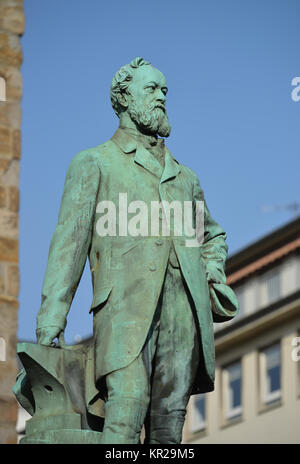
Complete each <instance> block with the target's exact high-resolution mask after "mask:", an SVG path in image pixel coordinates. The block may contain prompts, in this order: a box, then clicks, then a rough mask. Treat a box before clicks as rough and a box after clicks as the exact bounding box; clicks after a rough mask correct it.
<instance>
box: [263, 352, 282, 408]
mask: <svg viewBox="0 0 300 464" xmlns="http://www.w3.org/2000/svg"><path fill="white" fill-rule="evenodd" d="M260 370H261V398H262V403H263V404H264V405H269V404H272V403H274V402H277V401H279V400H280V398H281V349H280V344H279V343H275V344H273V345H271V346H269V347H267V348H265V349H264V350H262V351H261V353H260Z"/></svg>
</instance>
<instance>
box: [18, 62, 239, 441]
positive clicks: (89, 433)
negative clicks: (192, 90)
mask: <svg viewBox="0 0 300 464" xmlns="http://www.w3.org/2000/svg"><path fill="white" fill-rule="evenodd" d="M167 91H168V88H167V83H166V79H165V77H164V75H163V74H162V73H161V72H160V71H159V70H158V69H156V68H155V67H153V66H152V65H151V64H150V63H149V62H148V61H146V60H144V59H143V58H136V59H134V60H133V61H132V62H131V63H130V64H127V65H125V66H123V67H122V68H121V69H120V70H119V71H118V72H117V73H116V74H115V76H114V78H113V80H112V84H111V94H110V95H111V102H112V106H113V109H114V111H115V113H116V114H117V116H118V118H119V120H120V124H119V128H118V129H117V131H116V133H115V134H114V135H113V136H112V138H111V139H110V140H108V141H107V142H105V143H103V144H101V145H99V146H97V147H95V148H91V149H88V150H85V151H82V152H80V153H79V154H77V155H76V156H75V157H74V159H73V160H72V162H71V164H70V167H69V169H68V172H67V176H66V181H65V187H64V193H63V197H62V201H61V206H60V212H59V218H58V223H57V226H56V229H55V232H54V235H53V238H52V241H51V245H50V251H49V258H48V265H47V269H46V274H45V278H44V283H43V288H42V304H41V308H40V311H39V313H38V316H37V341H38V344H20V345H19V348H18V352H19V356H20V358H21V360H22V363H23V365H24V370H23V371H22V372H21V374H20V375H19V378H18V380H17V384H16V386H15V387H14V391H15V394H16V396H17V398H18V399H19V401H20V402H21V404H23V406H24V407H25V408H26V409H27V410H28V411H29V412H30V413H31V414H32V415H33V418H32V419H30V420H29V421H28V423H27V426H26V436H25V438H24V439H23V442H24V443H74V442H78V443H101V444H107V443H111V444H116V443H120V444H121V443H126V444H127V443H128V444H129V443H136V444H137V443H140V435H141V430H142V427H143V426H144V427H145V441H144V442H145V443H151V444H161V443H164V444H166V443H171V444H172V443H174V444H175V443H180V442H181V439H182V428H183V424H184V419H185V413H186V407H187V403H188V400H189V398H190V396H191V395H192V394H195V393H200V392H208V391H212V390H213V389H214V332H213V322H224V321H227V320H230V319H231V318H233V317H234V316H235V315H236V313H237V310H238V304H237V300H236V297H235V295H234V293H233V291H232V290H231V288H230V287H228V286H227V285H226V276H225V271H224V270H225V261H226V257H227V245H226V243H225V239H226V234H225V232H224V231H223V229H222V228H221V227H220V226H219V225H218V224H217V222H215V221H214V220H213V219H212V217H211V215H210V212H209V210H208V208H207V205H206V202H205V199H204V194H203V190H202V189H201V187H200V183H199V180H198V178H197V176H196V174H195V173H194V172H193V171H192V170H190V169H189V168H187V167H186V166H184V165H182V164H181V163H180V162H179V161H178V160H177V159H175V158H174V157H173V155H172V154H171V153H170V151H169V150H168V149H167V147H166V146H165V143H164V139H165V138H166V137H168V136H169V135H170V131H171V128H170V124H169V120H168V116H167V112H166V106H165V104H166V95H167ZM87 258H88V259H89V263H90V270H91V277H92V283H93V301H92V304H91V307H90V312H91V313H92V314H93V327H94V333H93V338H92V339H91V340H90V341H89V342H88V343H87V344H82V345H78V346H73V347H72V346H69V347H67V346H65V344H64V339H63V334H64V330H65V327H66V321H67V315H68V312H69V309H70V306H71V303H72V299H73V297H74V294H75V292H76V289H77V286H78V284H79V281H80V278H81V275H82V272H83V269H84V266H85V263H86V259H87ZM56 338H58V339H59V341H60V343H59V345H58V346H57V345H56V343H55V342H54V340H55V339H56Z"/></svg>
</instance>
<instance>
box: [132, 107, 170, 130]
mask: <svg viewBox="0 0 300 464" xmlns="http://www.w3.org/2000/svg"><path fill="white" fill-rule="evenodd" d="M128 113H129V116H130V118H131V119H132V121H134V123H135V124H136V125H137V127H138V128H139V130H140V131H141V132H143V133H144V134H147V135H159V136H160V137H169V135H170V133H171V126H170V124H169V119H168V115H167V113H166V111H164V110H163V109H161V108H157V107H156V108H155V105H150V106H149V107H148V108H146V109H145V107H144V106H143V107H142V108H140V105H139V104H138V103H137V102H132V103H131V105H130V108H128Z"/></svg>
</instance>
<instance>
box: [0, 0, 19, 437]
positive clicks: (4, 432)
mask: <svg viewBox="0 0 300 464" xmlns="http://www.w3.org/2000/svg"><path fill="white" fill-rule="evenodd" d="M23 32H24V10H23V0H0V77H2V78H4V80H5V83H6V101H5V102H4V101H0V338H2V339H4V340H5V358H6V359H5V361H3V360H0V443H1V444H3V443H16V441H17V436H16V421H17V402H16V400H15V398H14V395H13V394H12V392H11V387H12V386H13V384H14V383H15V378H16V374H17V364H16V342H17V327H18V295H19V252H18V248H19V246H18V245H19V226H18V219H19V164H20V155H21V133H20V124H21V104H20V102H21V98H22V76H21V72H20V67H21V64H22V60H23V56H22V47H21V40H20V38H21V35H22V34H23ZM2 345H3V344H2ZM0 359H1V358H0Z"/></svg>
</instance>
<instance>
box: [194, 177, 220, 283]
mask: <svg viewBox="0 0 300 464" xmlns="http://www.w3.org/2000/svg"><path fill="white" fill-rule="evenodd" d="M194 200H196V201H203V202H204V234H203V244H202V257H203V260H204V263H205V266H206V275H207V280H208V282H209V283H226V276H225V262H226V258H227V251H228V246H227V244H226V242H225V240H226V233H225V232H224V230H223V229H222V228H221V227H220V226H219V224H217V222H215V221H214V220H213V218H212V217H211V215H210V212H209V209H208V207H207V204H206V201H205V198H204V194H203V190H202V189H201V187H200V183H199V180H198V179H197V178H196V180H195V182H194Z"/></svg>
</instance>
